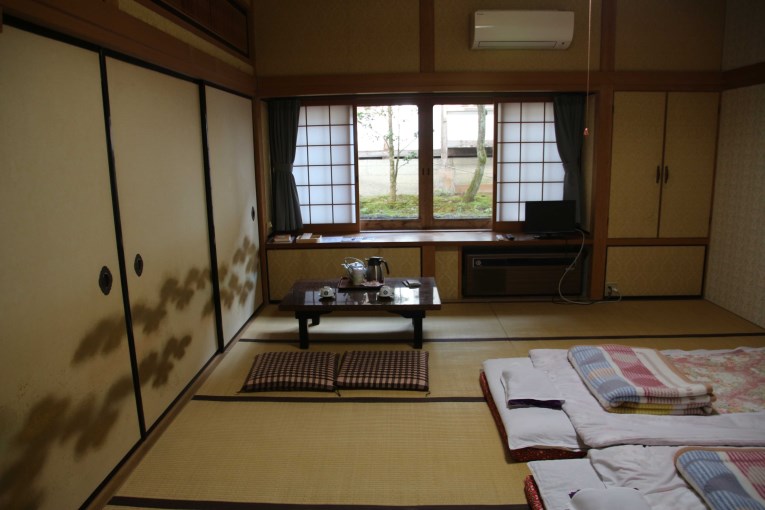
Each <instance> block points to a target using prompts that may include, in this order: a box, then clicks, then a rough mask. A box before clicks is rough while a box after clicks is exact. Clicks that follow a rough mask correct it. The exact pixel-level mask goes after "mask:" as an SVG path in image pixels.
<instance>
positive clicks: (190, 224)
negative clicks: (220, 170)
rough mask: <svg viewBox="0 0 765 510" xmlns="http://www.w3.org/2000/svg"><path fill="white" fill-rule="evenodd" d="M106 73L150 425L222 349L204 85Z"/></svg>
mask: <svg viewBox="0 0 765 510" xmlns="http://www.w3.org/2000/svg"><path fill="white" fill-rule="evenodd" d="M107 71H108V82H109V101H110V105H111V133H112V143H113V146H114V158H115V166H116V172H117V184H118V188H119V199H120V207H121V211H122V229H123V234H124V244H125V257H126V259H127V265H128V290H129V292H130V309H131V312H132V318H133V332H134V335H135V344H136V353H137V357H138V365H139V377H140V383H141V395H142V399H143V410H144V415H145V419H146V426H147V427H150V426H151V425H152V424H153V423H154V422H155V421H156V420H157V418H158V417H159V416H160V415H161V414H162V413H163V412H164V411H165V410H166V409H167V408H168V406H169V405H170V404H171V403H172V402H173V400H174V399H175V398H176V397H177V396H178V395H179V394H180V392H181V391H182V390H183V389H184V388H185V387H186V385H187V384H188V383H189V382H190V381H191V380H192V378H193V377H194V376H195V375H196V374H197V373H198V372H199V370H200V369H201V368H202V367H203V366H204V365H205V363H207V361H209V359H210V358H211V357H212V356H213V355H214V353H215V351H216V348H217V346H216V339H215V314H214V309H213V305H212V284H211V280H210V255H209V244H208V235H207V212H206V202H205V188H204V163H203V152H202V129H201V120H200V119H201V117H200V110H199V89H198V86H197V85H195V84H193V83H190V82H187V81H185V80H181V79H178V78H175V77H172V76H168V75H166V74H162V73H159V72H156V71H152V70H148V69H145V68H142V67H138V66H135V65H132V64H128V63H125V62H123V61H120V60H116V59H111V58H110V59H107ZM137 256H140V259H141V260H142V268H141V269H142V271H139V270H137V269H136V268H137V267H138V266H137V265H136V257H137ZM139 273H140V275H139Z"/></svg>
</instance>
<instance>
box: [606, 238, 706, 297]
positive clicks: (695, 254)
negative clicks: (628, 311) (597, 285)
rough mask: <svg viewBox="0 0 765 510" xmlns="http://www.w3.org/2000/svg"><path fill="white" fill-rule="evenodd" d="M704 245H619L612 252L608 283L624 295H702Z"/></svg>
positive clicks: (609, 261)
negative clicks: (616, 285)
mask: <svg viewBox="0 0 765 510" xmlns="http://www.w3.org/2000/svg"><path fill="white" fill-rule="evenodd" d="M705 253H706V249H705V247H704V246H617V247H611V248H609V249H608V259H607V265H606V282H608V283H616V284H618V287H619V291H620V292H621V294H622V295H623V296H698V295H701V290H702V284H703V280H704V257H705Z"/></svg>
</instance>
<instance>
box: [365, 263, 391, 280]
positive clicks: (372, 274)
mask: <svg viewBox="0 0 765 510" xmlns="http://www.w3.org/2000/svg"><path fill="white" fill-rule="evenodd" d="M383 264H385V272H386V273H387V274H390V268H388V262H386V261H385V259H384V258H382V257H369V258H368V259H367V281H370V282H374V281H376V282H378V283H383V282H384V281H385V277H384V276H383V271H382V265H383Z"/></svg>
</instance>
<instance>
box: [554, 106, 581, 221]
mask: <svg viewBox="0 0 765 510" xmlns="http://www.w3.org/2000/svg"><path fill="white" fill-rule="evenodd" d="M553 107H554V112H555V139H556V141H557V145H558V153H559V154H560V158H561V161H563V170H564V171H565V177H564V178H563V200H575V201H576V222H577V223H578V224H580V225H581V222H582V203H583V200H584V196H583V195H582V191H583V190H582V144H583V143H584V119H585V113H586V112H585V96H584V94H559V95H557V96H555V97H554V98H553Z"/></svg>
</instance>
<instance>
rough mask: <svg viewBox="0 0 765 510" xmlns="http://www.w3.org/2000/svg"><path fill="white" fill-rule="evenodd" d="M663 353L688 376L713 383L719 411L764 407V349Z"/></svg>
mask: <svg viewBox="0 0 765 510" xmlns="http://www.w3.org/2000/svg"><path fill="white" fill-rule="evenodd" d="M665 354H667V356H668V357H669V358H670V359H671V360H672V362H673V363H674V364H675V366H676V367H677V368H678V369H679V370H681V371H682V372H683V373H684V374H685V375H687V376H688V378H689V379H691V380H694V381H704V382H710V383H712V387H713V388H714V394H715V396H716V397H717V400H716V402H714V404H713V408H714V409H715V411H717V412H718V413H720V414H727V413H748V412H754V411H762V410H765V350H763V349H735V350H733V351H728V352H714V351H712V352H707V353H704V354H695V353H683V354H678V353H672V354H670V353H666V352H665Z"/></svg>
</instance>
